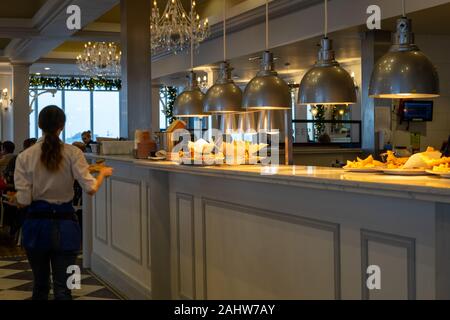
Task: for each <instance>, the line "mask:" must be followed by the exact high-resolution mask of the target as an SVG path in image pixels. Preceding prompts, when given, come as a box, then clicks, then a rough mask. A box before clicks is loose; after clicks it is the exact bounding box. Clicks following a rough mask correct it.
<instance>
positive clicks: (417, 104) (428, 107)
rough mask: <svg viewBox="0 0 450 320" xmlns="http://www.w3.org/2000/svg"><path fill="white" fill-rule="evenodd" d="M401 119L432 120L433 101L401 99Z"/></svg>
mask: <svg viewBox="0 0 450 320" xmlns="http://www.w3.org/2000/svg"><path fill="white" fill-rule="evenodd" d="M402 120H403V121H421V122H422V121H433V101H422V100H405V101H403V113H402Z"/></svg>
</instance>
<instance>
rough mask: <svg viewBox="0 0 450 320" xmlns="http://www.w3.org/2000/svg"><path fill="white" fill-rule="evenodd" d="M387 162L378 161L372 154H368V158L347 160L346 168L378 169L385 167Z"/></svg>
mask: <svg viewBox="0 0 450 320" xmlns="http://www.w3.org/2000/svg"><path fill="white" fill-rule="evenodd" d="M384 166H385V164H384V163H383V162H381V161H377V160H375V159H374V158H373V156H372V155H370V156H368V157H367V158H366V159H364V160H363V159H360V158H359V157H358V158H356V161H347V165H346V166H345V167H344V169H376V168H381V167H384Z"/></svg>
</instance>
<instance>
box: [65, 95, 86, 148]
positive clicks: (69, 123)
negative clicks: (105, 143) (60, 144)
mask: <svg viewBox="0 0 450 320" xmlns="http://www.w3.org/2000/svg"><path fill="white" fill-rule="evenodd" d="M90 105H91V94H90V92H89V91H65V94H64V109H65V110H64V111H65V112H66V118H67V120H66V128H65V132H64V137H65V141H66V143H73V142H75V141H81V133H82V132H83V131H87V130H90V129H91V108H90Z"/></svg>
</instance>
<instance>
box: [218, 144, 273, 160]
mask: <svg viewBox="0 0 450 320" xmlns="http://www.w3.org/2000/svg"><path fill="white" fill-rule="evenodd" d="M267 147H268V144H265V143H259V144H255V143H251V142H249V141H233V142H232V143H226V142H224V143H222V145H221V149H222V154H224V155H225V158H226V160H227V161H226V162H227V164H236V165H237V164H256V163H258V162H259V161H260V160H261V159H262V158H261V157H258V156H257V155H258V152H260V151H262V150H264V149H265V148H267Z"/></svg>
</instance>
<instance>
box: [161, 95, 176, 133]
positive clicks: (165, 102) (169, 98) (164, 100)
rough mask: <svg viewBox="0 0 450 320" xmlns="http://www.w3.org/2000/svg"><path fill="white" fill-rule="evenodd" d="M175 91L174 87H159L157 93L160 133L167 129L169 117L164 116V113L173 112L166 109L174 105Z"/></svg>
mask: <svg viewBox="0 0 450 320" xmlns="http://www.w3.org/2000/svg"><path fill="white" fill-rule="evenodd" d="M177 94H178V92H177V89H176V88H175V87H161V89H160V91H159V128H160V129H161V131H163V130H165V129H167V127H168V126H169V120H170V119H169V117H168V116H167V115H166V112H167V111H169V114H171V113H172V111H173V110H167V108H168V107H169V106H170V105H172V108H173V104H174V103H175V99H176V97H177Z"/></svg>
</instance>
